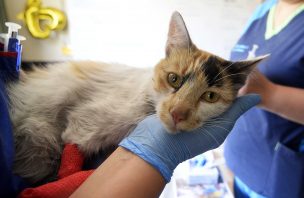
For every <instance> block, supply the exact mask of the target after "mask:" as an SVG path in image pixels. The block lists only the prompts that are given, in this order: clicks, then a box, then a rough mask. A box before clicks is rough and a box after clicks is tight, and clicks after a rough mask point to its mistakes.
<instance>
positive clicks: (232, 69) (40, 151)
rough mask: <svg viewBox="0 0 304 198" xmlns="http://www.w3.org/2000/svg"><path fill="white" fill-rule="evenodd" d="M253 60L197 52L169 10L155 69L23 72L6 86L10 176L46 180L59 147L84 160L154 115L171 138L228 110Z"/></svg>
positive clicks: (81, 67) (84, 65) (79, 66)
mask: <svg viewBox="0 0 304 198" xmlns="http://www.w3.org/2000/svg"><path fill="white" fill-rule="evenodd" d="M260 60H262V58H257V59H255V60H251V61H240V62H230V61H227V60H224V59H222V58H220V57H218V56H215V55H213V54H210V53H208V52H206V51H203V50H200V49H198V48H197V47H196V46H195V45H194V44H193V43H192V41H191V39H190V37H189V34H188V31H187V28H186V26H185V24H184V21H183V19H182V17H181V15H180V14H179V13H178V12H174V13H173V15H172V17H171V21H170V27H169V33H168V40H167V44H166V56H165V58H163V59H161V60H160V62H159V63H158V64H157V65H156V66H155V68H154V69H153V68H147V69H139V68H133V67H128V66H125V65H119V64H107V63H100V62H77V61H76V62H66V63H59V64H54V65H49V66H48V67H46V68H34V69H33V71H30V72H25V71H22V72H21V74H20V80H19V81H18V82H16V83H11V84H9V85H8V87H7V88H8V94H9V99H10V116H11V120H12V123H13V131H14V140H15V149H16V156H15V161H14V167H13V169H14V172H15V173H16V174H18V175H20V176H22V177H23V178H25V179H27V180H28V181H30V182H31V183H37V182H41V181H43V180H45V179H46V178H52V177H54V176H55V175H56V174H57V172H56V171H57V169H58V165H59V162H60V155H61V151H62V147H63V144H64V143H74V144H77V145H78V147H79V148H80V150H81V151H82V152H83V153H84V154H85V156H90V155H92V154H94V153H97V152H100V151H101V150H105V149H107V148H108V147H110V146H113V145H117V144H118V143H119V142H120V141H121V140H122V139H123V138H124V137H125V136H126V135H128V134H129V133H130V132H131V131H132V129H134V127H135V126H136V124H137V123H138V122H139V121H140V120H142V119H143V118H145V117H146V116H148V115H150V114H154V113H156V114H157V115H158V116H159V117H160V119H161V121H162V123H163V125H164V126H165V127H166V128H167V130H168V132H170V133H177V132H178V131H189V130H192V129H195V128H197V127H199V126H201V125H202V124H203V123H204V122H206V120H208V119H210V118H212V117H215V116H217V115H219V114H221V113H222V112H224V111H225V110H226V109H227V108H228V107H229V105H230V104H231V103H232V102H233V100H234V99H235V97H236V95H237V92H238V90H239V88H240V87H241V86H242V85H243V84H244V83H245V80H246V77H247V75H248V74H249V73H250V72H251V70H252V69H253V68H254V66H255V65H256V64H257V63H258V62H259V61H260Z"/></svg>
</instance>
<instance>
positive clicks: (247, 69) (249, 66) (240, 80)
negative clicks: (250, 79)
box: [227, 55, 269, 89]
mask: <svg viewBox="0 0 304 198" xmlns="http://www.w3.org/2000/svg"><path fill="white" fill-rule="evenodd" d="M268 57H269V55H265V56H259V57H256V58H254V59H251V60H245V61H237V62H232V63H230V64H229V65H228V66H227V70H228V71H229V73H230V77H231V79H232V80H233V82H234V87H235V88H236V89H239V88H241V87H242V86H243V85H244V84H245V82H246V79H247V76H248V75H249V74H250V73H251V72H252V71H253V70H254V68H256V66H257V65H258V64H259V63H260V62H261V61H263V60H265V59H266V58H268Z"/></svg>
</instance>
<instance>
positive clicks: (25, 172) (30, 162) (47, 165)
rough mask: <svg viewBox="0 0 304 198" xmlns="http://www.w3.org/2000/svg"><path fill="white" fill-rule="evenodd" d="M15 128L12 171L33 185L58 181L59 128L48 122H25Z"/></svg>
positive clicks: (60, 148) (30, 119) (28, 120)
mask: <svg viewBox="0 0 304 198" xmlns="http://www.w3.org/2000/svg"><path fill="white" fill-rule="evenodd" d="M19 123H20V124H19V125H18V124H16V123H15V126H14V141H15V160H14V166H13V171H14V173H15V174H18V175H20V176H21V177H23V178H25V179H27V180H28V181H30V182H31V183H37V182H38V183H43V182H46V181H50V180H53V179H55V178H56V175H57V170H58V167H59V163H60V156H61V151H62V143H61V140H60V134H58V131H57V130H56V128H55V127H54V126H53V125H51V124H50V123H48V122H46V121H42V120H41V119H36V118H33V117H30V118H25V119H23V120H22V121H20V122H19Z"/></svg>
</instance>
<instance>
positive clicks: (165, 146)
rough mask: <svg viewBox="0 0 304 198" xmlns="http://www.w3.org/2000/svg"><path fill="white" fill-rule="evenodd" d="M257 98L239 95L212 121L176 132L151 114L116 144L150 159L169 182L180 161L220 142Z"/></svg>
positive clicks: (149, 161) (255, 96) (258, 99)
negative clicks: (171, 130) (190, 129)
mask: <svg viewBox="0 0 304 198" xmlns="http://www.w3.org/2000/svg"><path fill="white" fill-rule="evenodd" d="M259 102H260V97H259V96H258V95H253V94H252V95H247V96H242V97H239V98H237V99H236V101H235V102H234V103H233V104H232V106H231V107H230V108H229V109H228V111H226V112H225V113H224V114H222V115H221V116H219V117H218V118H216V119H213V120H214V121H213V122H211V123H209V124H207V125H203V126H202V127H200V128H198V129H195V130H193V131H191V132H183V133H178V134H169V133H168V132H167V131H166V129H165V128H164V127H163V125H162V123H161V121H160V120H159V118H158V117H157V116H156V115H152V116H149V117H147V118H146V119H144V120H143V121H141V122H140V123H139V124H138V126H137V127H136V128H135V129H134V131H133V132H132V133H131V134H130V135H129V136H128V137H126V138H125V139H123V140H122V142H121V143H120V144H119V146H121V147H124V148H126V149H127V150H129V151H131V152H133V153H134V154H136V155H138V156H139V157H141V158H142V159H144V160H145V161H147V162H148V163H150V164H151V165H152V166H153V167H155V168H156V169H157V170H158V171H159V172H160V173H161V174H162V175H163V177H164V178H165V180H166V182H169V181H170V178H171V176H172V173H173V171H174V169H175V168H176V166H177V165H178V164H179V163H181V162H183V161H185V160H187V159H190V158H193V157H195V156H197V155H199V154H201V153H204V152H206V151H208V150H211V149H214V148H217V147H218V146H220V145H221V144H222V143H223V142H224V140H225V139H226V137H227V135H228V134H229V132H230V131H231V129H232V128H233V126H234V124H235V122H236V120H237V119H238V118H239V117H240V116H241V115H242V114H243V113H244V112H246V111H247V110H248V109H250V108H251V107H253V106H254V105H256V104H257V103H259Z"/></svg>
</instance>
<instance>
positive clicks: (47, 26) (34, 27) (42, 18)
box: [18, 0, 67, 39]
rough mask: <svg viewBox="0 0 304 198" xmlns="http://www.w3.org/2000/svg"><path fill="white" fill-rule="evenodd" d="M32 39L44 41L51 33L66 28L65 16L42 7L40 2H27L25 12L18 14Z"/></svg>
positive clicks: (54, 10)
mask: <svg viewBox="0 0 304 198" xmlns="http://www.w3.org/2000/svg"><path fill="white" fill-rule="evenodd" d="M18 18H20V19H23V20H24V22H25V23H26V25H27V27H28V30H29V31H30V33H31V35H32V36H33V37H34V38H39V39H45V38H48V37H49V36H50V35H51V32H52V31H60V30H63V29H64V28H65V27H66V23H67V19H66V15H65V14H64V13H63V12H62V11H60V10H58V9H56V8H50V7H42V6H41V0H28V1H27V7H26V10H25V11H24V12H23V13H21V14H19V16H18Z"/></svg>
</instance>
